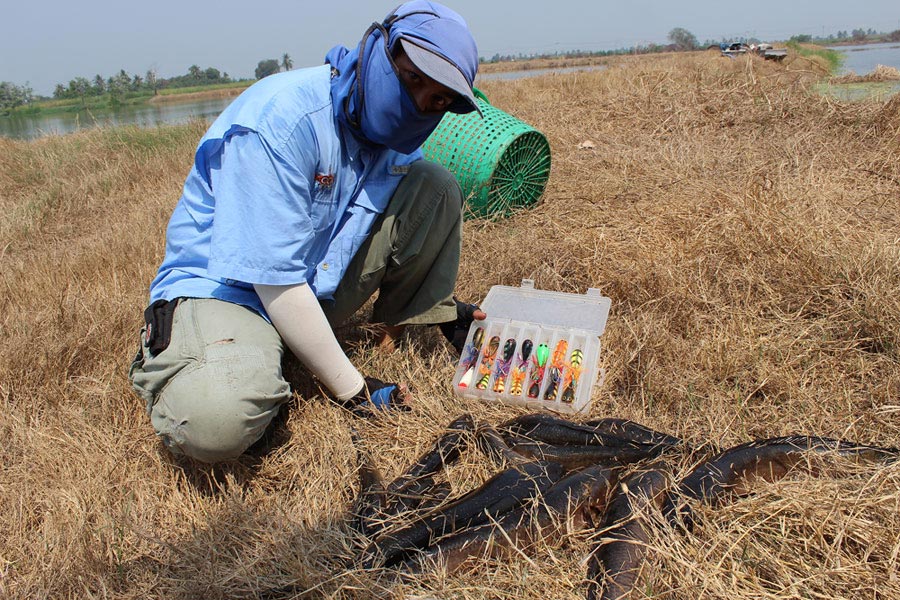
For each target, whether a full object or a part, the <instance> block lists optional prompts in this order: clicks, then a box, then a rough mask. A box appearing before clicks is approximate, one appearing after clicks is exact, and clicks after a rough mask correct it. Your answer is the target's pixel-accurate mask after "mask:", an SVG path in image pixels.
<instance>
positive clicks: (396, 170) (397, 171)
mask: <svg viewBox="0 0 900 600" xmlns="http://www.w3.org/2000/svg"><path fill="white" fill-rule="evenodd" d="M407 173H409V165H391V175H406V174H407Z"/></svg>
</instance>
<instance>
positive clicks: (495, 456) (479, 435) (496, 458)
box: [475, 423, 528, 467]
mask: <svg viewBox="0 0 900 600" xmlns="http://www.w3.org/2000/svg"><path fill="white" fill-rule="evenodd" d="M475 439H476V444H477V445H478V448H479V449H480V450H481V451H482V452H484V453H485V454H487V455H488V456H489V457H491V461H492V462H494V464H497V465H499V466H504V467H505V466H506V465H515V464H518V463H520V462H525V461H527V460H528V458H527V457H525V456H523V455H521V454H518V453H516V452H514V451H513V449H512V448H510V447H509V444H507V442H506V440H505V439H504V438H503V436H502V435H500V433H499V432H498V431H497V430H496V429H494V427H493V426H491V425H488V424H486V423H479V424H478V426H477V427H476V429H475Z"/></svg>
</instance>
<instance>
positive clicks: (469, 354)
mask: <svg viewBox="0 0 900 600" xmlns="http://www.w3.org/2000/svg"><path fill="white" fill-rule="evenodd" d="M482 342H484V327H479V328H478V329H476V330H475V333H474V334H473V335H472V341H471V342H469V344H468V345H467V346H466V347H465V349H464V350H463V356H464V357H465V358H463V360H461V361H460V364H461V365H463V368H464V370H465V371H464V373H463V376H462V377H461V378H460V379H459V384H458V385H459V387H461V388H466V387H469V384H470V383H472V377H474V376H475V361H476V360H477V359H478V354H479V352H481V343H482Z"/></svg>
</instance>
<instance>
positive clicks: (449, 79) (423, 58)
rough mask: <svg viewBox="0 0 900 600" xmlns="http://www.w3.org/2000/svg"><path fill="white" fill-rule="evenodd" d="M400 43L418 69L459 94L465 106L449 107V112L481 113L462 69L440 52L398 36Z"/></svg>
mask: <svg viewBox="0 0 900 600" xmlns="http://www.w3.org/2000/svg"><path fill="white" fill-rule="evenodd" d="M400 44H401V45H402V46H403V51H404V52H406V55H407V56H408V57H409V59H410V60H411V61H412V62H413V64H414V65H416V66H417V67H418V68H419V70H421V71H422V72H423V73H425V74H426V75H428V76H429V77H431V78H432V79H434V80H435V81H437V82H438V83H440V84H443V85H445V86H447V87H448V88H450V89H451V90H453V91H454V92H456V93H457V94H459V96H460V99H461V100H462V101H463V103H464V104H465V105H466V106H465V108H464V109H463V110H460V109H459V107H457V108H456V109H454V108H453V107H451V108H450V111H451V112H471V110H473V109H474V110H477V111H478V114H481V109H480V108H479V107H478V102H477V101H476V100H475V94H474V93H473V92H472V84H470V83H469V81H468V80H467V79H466V76H465V75H463V74H462V71H460V70H459V68H458V67H457V66H456V65H455V64H453V63H452V62H450V61H449V60H447V59H446V58H444V57H443V56H441V55H440V54H437V53H435V52H432V51H431V50H426V49H425V48H423V47H422V46H419V45H418V44H416V43H415V42H413V41H411V40H408V39H406V38H400Z"/></svg>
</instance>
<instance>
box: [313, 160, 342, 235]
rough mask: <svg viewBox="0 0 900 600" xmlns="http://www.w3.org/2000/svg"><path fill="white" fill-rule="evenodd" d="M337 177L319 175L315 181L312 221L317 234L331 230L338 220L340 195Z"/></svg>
mask: <svg viewBox="0 0 900 600" xmlns="http://www.w3.org/2000/svg"><path fill="white" fill-rule="evenodd" d="M335 187H336V183H335V176H334V175H323V174H317V175H316V176H315V179H314V180H313V190H312V194H311V195H312V203H311V214H310V219H311V220H312V223H313V227H314V228H315V230H316V232H321V231H324V230H326V229H330V228H331V227H332V226H333V225H334V220H335V218H337V209H338V194H337V193H335Z"/></svg>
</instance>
